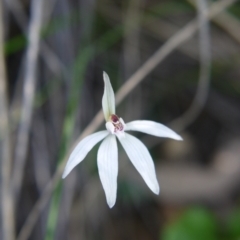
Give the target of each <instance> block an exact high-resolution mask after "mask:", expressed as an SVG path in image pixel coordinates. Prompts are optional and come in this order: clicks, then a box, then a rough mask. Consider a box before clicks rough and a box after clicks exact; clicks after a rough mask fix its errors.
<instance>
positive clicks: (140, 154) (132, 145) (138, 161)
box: [118, 132, 159, 194]
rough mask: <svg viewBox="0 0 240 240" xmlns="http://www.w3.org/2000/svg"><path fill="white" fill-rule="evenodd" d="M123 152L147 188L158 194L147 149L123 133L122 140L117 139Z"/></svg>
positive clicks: (154, 173)
mask: <svg viewBox="0 0 240 240" xmlns="http://www.w3.org/2000/svg"><path fill="white" fill-rule="evenodd" d="M118 139H119V141H120V142H121V144H122V146H123V148H124V150H125V151H126V153H127V155H128V157H129V158H130V160H131V162H132V164H133V165H134V166H135V168H136V169H137V170H138V172H139V173H140V174H141V176H142V177H143V179H144V181H145V182H146V184H147V185H148V187H149V188H150V189H151V190H152V191H153V192H154V193H155V194H159V185H158V181H157V177H156V172H155V168H154V164H153V160H152V157H151V156H150V154H149V152H148V150H147V148H146V147H145V146H144V145H143V143H142V142H141V141H139V140H138V139H137V138H135V137H134V136H132V135H130V134H128V133H126V132H125V137H124V138H118Z"/></svg>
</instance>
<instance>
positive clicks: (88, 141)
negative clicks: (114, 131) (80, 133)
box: [62, 130, 109, 178]
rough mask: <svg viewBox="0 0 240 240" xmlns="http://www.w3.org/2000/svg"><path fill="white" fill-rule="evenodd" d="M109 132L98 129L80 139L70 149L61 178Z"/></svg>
mask: <svg viewBox="0 0 240 240" xmlns="http://www.w3.org/2000/svg"><path fill="white" fill-rule="evenodd" d="M108 134H109V132H108V131H107V130H105V131H100V132H96V133H93V134H91V135H89V136H87V137H85V138H84V139H83V140H82V141H80V142H79V143H78V144H77V146H76V147H75V148H74V150H73V151H72V153H71V155H70V157H69V159H68V162H67V165H66V167H65V169H64V172H63V175H62V178H65V177H66V176H67V175H68V174H69V173H70V172H71V171H72V169H73V168H74V167H75V166H76V165H77V164H78V163H80V162H81V161H82V160H83V159H84V158H85V157H86V155H87V154H88V152H89V151H90V150H91V149H92V148H93V147H94V146H95V145H96V144H97V143H98V142H99V141H101V140H102V139H103V138H105V137H106V136H107V135H108Z"/></svg>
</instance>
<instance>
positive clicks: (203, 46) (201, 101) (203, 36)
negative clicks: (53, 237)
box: [170, 0, 211, 131]
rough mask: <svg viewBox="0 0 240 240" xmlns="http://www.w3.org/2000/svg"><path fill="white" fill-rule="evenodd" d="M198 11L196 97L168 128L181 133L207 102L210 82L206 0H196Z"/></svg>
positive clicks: (209, 49)
mask: <svg viewBox="0 0 240 240" xmlns="http://www.w3.org/2000/svg"><path fill="white" fill-rule="evenodd" d="M197 9H198V21H199V31H200V32H199V33H200V34H199V39H200V42H199V52H200V75H199V82H198V87H197V92H196V95H195V97H194V99H193V101H192V103H191V105H190V107H189V108H188V109H187V111H186V112H185V113H184V114H183V115H182V116H180V117H178V118H177V119H175V120H174V121H173V122H171V124H170V126H171V127H172V128H173V129H175V130H177V131H182V130H183V129H185V128H186V127H187V126H189V125H190V124H191V123H193V122H194V121H195V120H196V118H197V117H198V116H199V114H200V113H201V112H202V109H203V107H204V105H205V103H206V101H207V96H208V91H209V82H210V70H211V53H210V52H211V48H210V33H209V22H208V19H207V17H206V15H205V14H204V11H205V10H206V9H207V2H206V0H197Z"/></svg>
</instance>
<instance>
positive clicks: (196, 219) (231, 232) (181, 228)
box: [160, 207, 240, 240]
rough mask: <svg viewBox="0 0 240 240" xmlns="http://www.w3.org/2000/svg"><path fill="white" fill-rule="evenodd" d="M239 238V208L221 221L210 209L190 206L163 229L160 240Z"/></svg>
mask: <svg viewBox="0 0 240 240" xmlns="http://www.w3.org/2000/svg"><path fill="white" fill-rule="evenodd" d="M193 239H194V240H202V239H204V240H239V239H240V209H235V210H234V211H233V212H232V213H231V214H230V215H229V216H228V217H227V220H224V222H223V223H220V222H219V221H218V220H217V218H216V217H215V216H214V214H213V213H212V211H211V210H209V209H206V208H204V207H192V208H189V209H187V210H185V211H183V213H182V214H181V216H180V217H179V218H178V219H177V220H175V221H174V222H172V223H169V224H168V225H167V226H166V227H165V228H164V230H163V232H162V234H161V237H160V240H193Z"/></svg>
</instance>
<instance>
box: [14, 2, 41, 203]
mask: <svg viewBox="0 0 240 240" xmlns="http://www.w3.org/2000/svg"><path fill="white" fill-rule="evenodd" d="M43 6H44V1H38V0H32V5H31V21H30V24H29V32H28V41H29V45H28V48H27V53H26V71H25V76H24V86H23V99H22V112H21V120H20V124H19V131H18V135H17V143H16V152H15V154H16V155H15V163H14V164H15V166H14V170H13V186H14V194H15V200H16V201H17V199H18V195H19V192H20V189H21V185H22V178H23V171H24V165H25V160H26V153H27V145H28V139H29V129H30V126H31V118H32V112H33V100H34V95H35V86H36V68H37V57H38V51H39V42H40V30H41V25H42V12H43Z"/></svg>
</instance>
